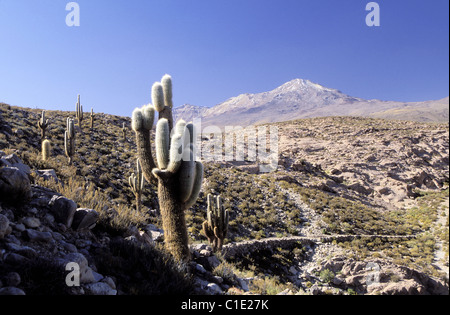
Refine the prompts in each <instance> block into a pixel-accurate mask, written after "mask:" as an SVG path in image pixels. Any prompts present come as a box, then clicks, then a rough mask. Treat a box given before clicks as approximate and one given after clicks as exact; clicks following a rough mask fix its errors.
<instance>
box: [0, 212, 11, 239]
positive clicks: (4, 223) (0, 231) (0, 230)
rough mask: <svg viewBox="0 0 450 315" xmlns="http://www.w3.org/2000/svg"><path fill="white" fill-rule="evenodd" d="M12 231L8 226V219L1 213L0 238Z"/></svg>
mask: <svg viewBox="0 0 450 315" xmlns="http://www.w3.org/2000/svg"><path fill="white" fill-rule="evenodd" d="M11 232H12V228H11V227H10V226H9V220H8V218H7V217H6V216H4V215H3V214H0V239H2V238H4V237H5V236H6V235H8V234H9V233H11Z"/></svg>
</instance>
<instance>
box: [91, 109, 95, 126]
mask: <svg viewBox="0 0 450 315" xmlns="http://www.w3.org/2000/svg"><path fill="white" fill-rule="evenodd" d="M94 116H95V115H94V109H93V108H91V130H93V129H94Z"/></svg>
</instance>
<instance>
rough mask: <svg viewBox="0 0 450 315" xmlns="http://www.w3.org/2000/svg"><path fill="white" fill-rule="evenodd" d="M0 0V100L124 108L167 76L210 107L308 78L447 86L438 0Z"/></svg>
mask: <svg viewBox="0 0 450 315" xmlns="http://www.w3.org/2000/svg"><path fill="white" fill-rule="evenodd" d="M68 2H69V1H66V0H0V102H1V101H3V102H6V103H9V104H11V105H18V106H24V107H31V108H35V107H37V108H46V109H61V110H74V109H75V103H76V96H77V94H81V101H82V103H83V105H84V110H85V111H89V110H90V108H91V107H93V108H94V111H96V112H105V113H110V114H116V115H124V116H129V115H131V112H132V110H133V109H134V108H135V107H137V106H141V105H143V104H146V103H149V102H150V101H151V100H150V90H151V85H152V84H153V82H155V81H159V80H160V78H161V77H162V76H163V75H164V74H165V73H169V74H171V75H172V77H173V80H174V102H175V106H180V105H183V104H185V103H189V104H194V105H201V106H213V105H216V104H218V103H221V102H223V101H225V100H227V99H228V98H230V97H232V96H237V95H239V94H242V93H258V92H263V91H268V90H272V89H274V88H276V87H277V86H279V85H281V84H283V83H285V82H287V81H289V80H292V79H294V78H302V79H309V80H311V81H313V82H316V83H319V84H322V85H324V86H327V87H330V88H336V89H339V90H341V91H343V92H344V93H346V94H349V95H352V96H357V97H362V98H366V99H372V98H377V99H383V100H395V101H424V100H431V99H440V98H444V97H446V96H448V95H449V88H448V86H449V1H448V0H429V1H425V0H378V1H376V2H377V3H378V4H379V5H380V8H381V26H380V27H372V28H370V27H368V26H367V25H366V24H365V18H366V15H367V14H368V12H366V11H365V7H366V4H367V3H368V2H370V1H369V0H340V1H338V0H127V1H125V0H109V1H107V0H78V1H76V2H77V3H78V4H79V6H80V26H79V27H68V26H67V25H66V23H65V20H66V15H67V14H69V12H68V11H66V10H65V8H66V4H67V3H68Z"/></svg>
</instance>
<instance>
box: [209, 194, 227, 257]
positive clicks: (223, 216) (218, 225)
mask: <svg viewBox="0 0 450 315" xmlns="http://www.w3.org/2000/svg"><path fill="white" fill-rule="evenodd" d="M229 219H230V215H229V211H228V210H225V207H224V206H223V203H222V197H221V196H217V198H214V197H213V196H212V195H211V194H208V210H207V220H206V221H205V222H203V224H202V227H203V233H204V234H205V236H206V237H207V238H208V241H209V243H210V244H211V246H212V248H213V251H214V252H216V251H221V250H222V246H223V241H224V240H225V237H226V236H227V233H228V222H229Z"/></svg>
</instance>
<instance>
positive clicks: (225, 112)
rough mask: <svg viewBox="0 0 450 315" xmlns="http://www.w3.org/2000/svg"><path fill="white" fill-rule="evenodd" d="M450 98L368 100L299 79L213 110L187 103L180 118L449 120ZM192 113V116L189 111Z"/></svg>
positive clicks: (224, 121) (238, 121) (226, 122)
mask: <svg viewBox="0 0 450 315" xmlns="http://www.w3.org/2000/svg"><path fill="white" fill-rule="evenodd" d="M448 105H449V99H448V97H447V98H445V99H442V100H437V101H428V102H412V103H405V102H393V101H381V100H365V99H362V98H358V97H352V96H349V95H346V94H344V93H342V92H341V91H338V90H336V89H331V88H327V87H324V86H322V85H320V84H317V83H313V82H311V81H309V80H303V79H295V80H292V81H289V82H287V83H285V84H283V85H282V86H280V87H278V88H276V89H274V90H272V91H269V92H263V93H257V94H242V95H239V96H236V97H232V98H230V99H229V100H227V101H225V102H223V103H221V104H218V105H216V106H213V107H211V108H209V109H205V108H204V107H195V106H193V105H186V106H182V107H179V108H176V109H175V113H176V115H177V117H186V118H189V119H190V118H192V113H193V112H195V117H201V119H202V124H203V125H204V126H208V125H214V126H219V127H224V126H248V125H253V124H261V123H272V122H281V121H288V120H294V119H300V118H310V117H325V116H364V117H376V118H385V119H401V120H413V121H422V122H426V121H437V122H445V121H448V117H449V116H448ZM187 113H189V115H188V116H189V117H188V116H186V114H187Z"/></svg>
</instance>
